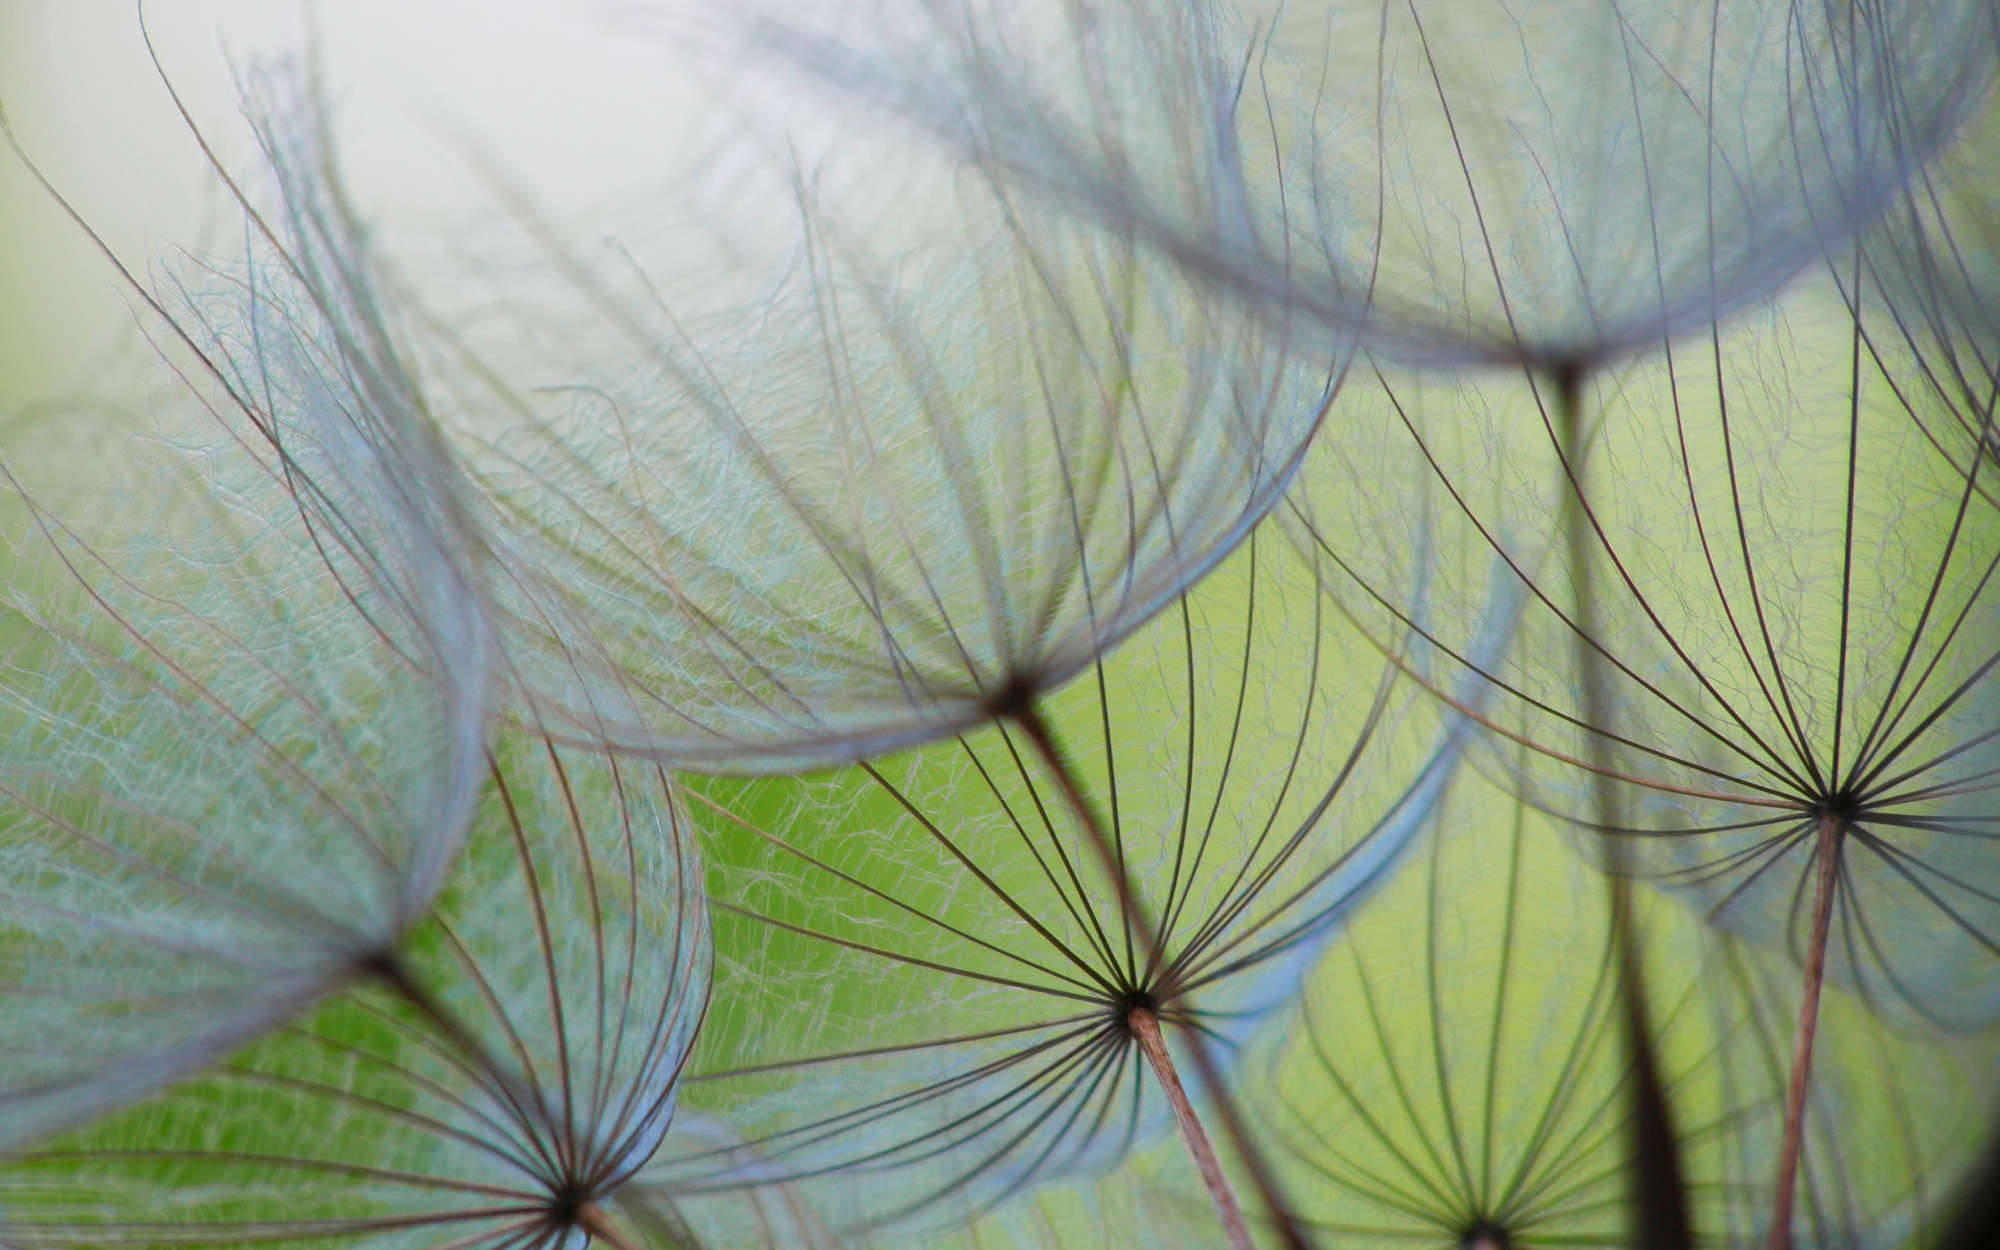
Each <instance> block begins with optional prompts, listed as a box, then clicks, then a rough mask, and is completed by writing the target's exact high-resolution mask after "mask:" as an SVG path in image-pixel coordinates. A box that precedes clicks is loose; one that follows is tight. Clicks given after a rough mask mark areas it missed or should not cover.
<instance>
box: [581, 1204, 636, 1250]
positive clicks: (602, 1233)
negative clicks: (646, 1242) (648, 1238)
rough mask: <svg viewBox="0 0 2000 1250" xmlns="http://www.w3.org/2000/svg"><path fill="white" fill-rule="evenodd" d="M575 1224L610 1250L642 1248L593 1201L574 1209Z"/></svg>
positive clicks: (607, 1212) (608, 1213)
mask: <svg viewBox="0 0 2000 1250" xmlns="http://www.w3.org/2000/svg"><path fill="white" fill-rule="evenodd" d="M576 1226H577V1227H578V1228H580V1229H582V1230H583V1231H584V1232H585V1233H587V1234H589V1236H590V1239H591V1240H592V1241H601V1242H603V1243H604V1244H605V1245H607V1246H609V1247H611V1250H642V1247H641V1246H640V1245H639V1243H638V1242H637V1241H635V1240H633V1239H632V1238H630V1237H628V1236H626V1235H625V1232H624V1230H623V1229H621V1228H620V1227H619V1226H618V1222H617V1221H616V1220H614V1219H612V1218H611V1213H610V1212H609V1211H606V1210H605V1209H604V1208H603V1207H600V1206H598V1205H597V1204H596V1203H594V1202H586V1203H584V1204H583V1205H582V1206H580V1207H578V1208H577V1209H576Z"/></svg>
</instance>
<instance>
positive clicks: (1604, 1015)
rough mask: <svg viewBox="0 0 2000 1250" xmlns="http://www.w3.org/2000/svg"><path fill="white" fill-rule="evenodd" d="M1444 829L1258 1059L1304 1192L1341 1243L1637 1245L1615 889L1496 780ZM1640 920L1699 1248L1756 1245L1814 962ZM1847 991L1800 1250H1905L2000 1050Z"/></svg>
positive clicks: (1956, 1158)
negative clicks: (1276, 1043) (1804, 985)
mask: <svg viewBox="0 0 2000 1250" xmlns="http://www.w3.org/2000/svg"><path fill="white" fill-rule="evenodd" d="M1436 819H1437V824H1438V833H1437V835H1436V836H1434V837H1431V838H1429V839H1427V841H1426V844H1425V846H1424V849H1423V850H1422V851H1421V852H1420V853H1419V857H1418V859H1417V861H1416V862H1413V863H1412V864H1411V865H1410V867H1409V869H1408V871H1406V872H1405V873H1403V874H1401V875H1399V876H1398V877H1397V879H1396V880H1395V881H1394V882H1392V883H1391V884H1389V885H1388V886H1387V887H1386V888H1385V889H1384V890H1382V891H1381V892H1380V893H1379V894H1378V895H1377V896H1376V897H1374V898H1372V899H1370V900H1369V901H1368V903H1367V904H1366V905H1365V906H1363V907H1362V908H1361V909H1360V911H1359V912H1358V913H1357V914H1356V915H1355V917H1354V918H1353V919H1352V920H1351V921H1350V923H1349V926H1348V930H1347V932H1346V934H1345V935H1344V936H1343V939H1342V941H1341V942H1340V943H1339V945H1338V946H1337V947H1335V948H1334V949H1333V950H1332V951H1331V952H1330V953H1329V954H1328V956H1327V958H1326V959H1325V960H1324V961H1323V962H1322V964H1321V965H1320V967H1319V969H1318V971H1317V972H1315V974H1314V975H1313V977H1312V979H1311V981H1310V983H1309V984H1308V986H1307V989H1306V1007H1305V1026H1304V1027H1303V1028H1302V1029H1299V1030H1297V1031H1295V1032H1294V1033H1293V1034H1292V1035H1291V1037H1290V1038H1289V1040H1288V1041H1287V1042H1286V1043H1285V1045H1284V1046H1283V1047H1281V1048H1279V1047H1274V1048H1273V1051H1274V1052H1275V1053H1273V1054H1272V1055H1271V1056H1270V1059H1269V1061H1268V1062H1262V1063H1259V1064H1258V1065H1256V1068H1255V1070H1256V1071H1257V1072H1258V1073H1259V1074H1260V1079H1259V1080H1258V1081H1257V1082H1256V1083H1255V1084H1254V1085H1253V1087H1252V1088H1253V1090H1254V1091H1255V1092H1254V1093H1253V1094H1252V1096H1251V1098H1252V1101H1251V1109H1252V1110H1253V1112H1254V1113H1255V1115H1256V1120H1257V1122H1258V1123H1259V1124H1261V1125H1263V1126H1265V1128H1266V1130H1267V1131H1268V1132H1269V1133H1270V1135H1271V1136H1272V1138H1273V1139H1274V1140H1275V1141H1277V1142H1278V1143H1280V1146H1279V1148H1278V1149H1276V1150H1274V1151H1273V1157H1274V1158H1276V1159H1278V1160H1280V1161H1281V1164H1282V1166H1283V1167H1284V1168H1285V1169H1286V1172H1287V1179H1288V1182H1289V1184H1288V1186H1287V1188H1288V1192H1289V1193H1291V1194H1292V1195H1294V1196H1295V1198H1296V1200H1297V1201H1298V1204H1299V1207H1300V1210H1301V1215H1302V1216H1303V1218H1304V1219H1305V1220H1306V1221H1307V1222H1308V1223H1309V1225H1310V1226H1311V1227H1313V1228H1314V1229H1315V1230H1316V1231H1317V1233H1318V1235H1319V1238H1320V1240H1319V1242H1318V1244H1320V1245H1322V1246H1325V1247H1327V1248H1328V1250H1344V1248H1346V1247H1364V1246H1365V1247H1371V1248H1373V1247H1388V1246H1410V1247H1426V1246H1428V1247H1435V1248H1436V1250H1471V1248H1472V1247H1480V1248H1481V1250H1499V1248H1503V1247H1507V1246H1544V1245H1565V1246H1579V1247H1603V1248H1604V1250H1615V1248H1617V1247H1624V1246H1629V1245H1632V1244H1633V1242H1634V1236H1635V1231H1636V1230H1634V1229H1633V1228H1632V1226H1631V1224H1630V1220H1631V1215H1630V1204H1629V1198H1628V1194H1629V1186H1630V1162H1629V1152H1630V1149H1631V1146H1630V1140H1631V1139H1630V1136H1629V1134H1630V1132H1631V1127H1630V1126H1631V1118H1632V1115H1633V1105H1632V1101H1631V1098H1632V1095H1631V1082H1632V1059H1631V1053H1630V1047H1629V1042H1628V1041H1627V1037H1626V1034H1625V1031H1624V1028H1623V1024H1622V1018H1621V1014H1620V1010H1619V997H1618V995H1619V988H1618V972H1617V964H1616V960H1615V959H1614V954H1613V951H1614V948H1613V944H1612V935H1611V927H1610V926H1611V921H1610V908H1609V906H1608V903H1607V892H1606V890H1605V882H1604V881H1603V879H1602V878H1601V877H1598V876H1596V875H1595V874H1594V873H1592V872H1591V871H1590V870H1589V869H1587V868H1586V867H1585V866H1584V865H1583V864H1582V863H1580V862H1579V861H1578V860H1577V859H1576V858H1575V856H1574V855H1572V854H1571V853H1570V852H1569V848H1568V847H1567V846H1566V845H1565V842H1564V839H1563V837H1562V834H1561V832H1560V830H1559V829H1558V828H1557V827H1555V826H1553V825H1552V824H1551V823H1550V822H1549V821H1547V820H1546V818H1544V817H1542V816H1540V815H1539V814H1538V813H1534V812H1532V811H1529V810H1527V809H1526V808H1524V807H1522V806H1521V805H1519V804H1518V803H1513V802H1510V801H1509V800H1508V799H1507V798H1506V796H1504V795H1503V794H1500V793H1497V792H1495V791H1493V790H1492V789H1491V788H1490V787H1487V786H1484V785H1479V784H1467V785H1464V786H1460V787H1458V788H1457V789H1455V790H1454V791H1453V793H1452V796H1451V797H1450V798H1449V799H1447V800H1446V802H1445V803H1443V804H1442V805H1441V806H1440V808H1439V810H1438V813H1437V817H1436ZM1636 915H1637V918H1638V919H1637V926H1636V931H1637V934H1638V936H1639V938H1640V947H1641V950H1642V952H1643V954H1644V956H1645V958H1644V960H1643V967H1644V970H1645V978H1646V984H1647V998H1648V1001H1649V1004H1650V1012H1649V1014H1650V1017H1651V1019H1652V1021H1653V1029H1652V1032H1653V1038H1652V1045H1653V1048H1654V1050H1655V1053H1656V1057H1657V1062H1658V1064H1659V1068H1660V1071H1661V1073H1662V1076H1663V1079H1664V1082H1665V1084H1666V1087H1667V1089H1668V1090H1669V1092H1670V1106H1671V1112H1672V1115H1673V1118H1674V1130H1675V1138H1676V1140H1677V1142H1678V1144H1679V1149H1680V1155H1681V1165H1682V1171H1683V1175H1684V1176H1685V1178H1686V1182H1687V1185H1688V1199H1689V1207H1690V1211H1691V1214H1692V1215H1693V1217H1694V1225H1695V1229H1696V1234H1697V1236H1698V1238H1699V1239H1700V1240H1699V1242H1698V1244H1703V1245H1732V1246H1743V1245H1754V1244H1758V1239H1759V1238H1760V1237H1761V1235H1762V1234H1763V1232H1764V1228H1763V1225H1764V1224H1765V1223H1767V1222H1768V1219H1769V1201H1768V1186H1769V1183H1770V1177H1769V1175H1768V1169H1769V1167H1770V1166H1771V1164H1770V1161H1771V1159H1772V1158H1773V1157H1774V1154H1775V1147H1776V1131H1775V1127H1776V1122H1777V1121H1778V1120H1779V1119H1780V1118H1781V1113H1782V1109H1783V1090H1784V1084H1785V1078H1786V1063H1787V1061H1788V1059H1789V1053H1790V1047H1789V1037H1788V1031H1789V1027H1790V1016H1791V1013H1792V1011H1793V1009H1794V1004H1795V1003H1796V1000H1797V985H1796V975H1795V974H1788V973H1786V972H1784V971H1781V970H1779V969H1778V968H1776V967H1773V966H1772V965H1771V964H1769V963H1768V962H1761V961H1759V960H1758V959H1757V958H1756V957H1755V956H1754V955H1753V954H1751V953H1749V952H1747V951H1746V950H1744V949H1743V948H1742V947H1741V945H1740V944H1738V943H1734V942H1732V941H1729V940H1726V939H1718V938H1717V937H1716V936H1715V935H1713V934H1712V933H1708V932H1705V931H1704V930H1702V929H1701V928H1700V927H1699V926H1698V925H1697V924H1696V923H1694V922H1693V920H1692V918H1690V917H1689V916H1688V915H1687V914H1686V913H1685V912H1684V911H1683V910H1681V909H1679V908H1675V907H1672V906H1671V905H1670V904H1667V903H1665V902H1664V900H1661V899H1658V898H1656V897H1650V896H1647V895H1642V896H1641V898H1640V906H1639V908H1638V909H1637V912H1636ZM1828 1002H1829V1007H1828V1013H1829V1014H1828V1024H1827V1032H1826V1034H1825V1036H1824V1038H1823V1042H1824V1044H1825V1045H1826V1046H1827V1051H1826V1052H1825V1054H1824V1056H1823V1059H1824V1067H1821V1068H1819V1069H1817V1070H1816V1078H1817V1080H1818V1082H1819V1083H1818V1085H1817V1086H1816V1088H1815V1093H1814V1098H1813V1102H1812V1106H1811V1115H1812V1117H1813V1118H1812V1123H1813V1133H1812V1135H1811V1137H1810V1139H1809V1141H1808V1143H1807V1148H1806V1162H1805V1175H1806V1176H1807V1178H1808V1183H1807V1185H1806V1187H1805V1190H1804V1197H1803V1200H1802V1202H1801V1205H1800V1211H1799V1214H1798V1216H1797V1219H1796V1223H1795V1243H1794V1244H1798V1245H1805V1246H1826V1247H1832V1246H1849V1247H1852V1246H1877V1245H1892V1244H1898V1243H1900V1242H1901V1241H1902V1240H1903V1239H1904V1238H1906V1237H1907V1236H1908V1235H1909V1234H1910V1232H1911V1231H1912V1230H1913V1228H1916V1227H1922V1226H1925V1221H1927V1220H1929V1219H1932V1218H1935V1217H1936V1216H1937V1215H1938V1214H1939V1209H1938V1207H1937V1206H1936V1205H1935V1204H1936V1203H1937V1202H1938V1201H1939V1199H1940V1198H1941V1194H1940V1192H1939V1191H1938V1190H1937V1187H1936V1186H1935V1184H1934V1183H1933V1182H1932V1181H1931V1179H1930V1178H1933V1177H1935V1176H1938V1175H1949V1174H1952V1173H1954V1172H1956V1171H1957V1170H1958V1169H1960V1168H1962V1167H1964V1166H1965V1164H1966V1162H1967V1161H1968V1160H1969V1158H1970V1157H1971V1155H1972V1154H1973V1153H1974V1152H1975V1151H1976V1149H1977V1146H1978V1143H1979V1140H1980V1129H1981V1109H1982V1108H1983V1106H1984V1105H1985V1100H1986V1099H1987V1098H1988V1097H1990V1090H1989V1088H1988V1085H1989V1084H1990V1079H1989V1078H1985V1077H1983V1076H1981V1075H1980V1073H1981V1072H1982V1069H1983V1067H1984V1065H1985V1064H1986V1063H1987V1062H1988V1060H1986V1059H1984V1058H1982V1056H1981V1052H1980V1051H1979V1050H1977V1049H1972V1048H1967V1047H1963V1046H1954V1045H1940V1044H1936V1043H1925V1042H1919V1041H1914V1040H1911V1039H1908V1038H1898V1037H1896V1036H1894V1035H1893V1034H1890V1033H1888V1032H1886V1031H1885V1030H1884V1029H1883V1028H1882V1027H1881V1025H1880V1024H1879V1023H1877V1022H1875V1021H1874V1020H1872V1019H1871V1018H1870V1016H1869V1015H1868V1014H1867V1012H1866V1011H1865V1010H1862V1009H1861V1007H1860V1004H1858V1003H1857V1002H1854V1001H1852V1000H1848V999H1845V998H1841V999H1838V1000H1836V999H1829V1000H1828ZM1990 1052H1991V1044H1990V1042H1988V1043H1987V1044H1986V1045H1985V1051H1984V1053H1985V1054H1988V1055H1990ZM1482 1238H1483V1240H1482Z"/></svg>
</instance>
